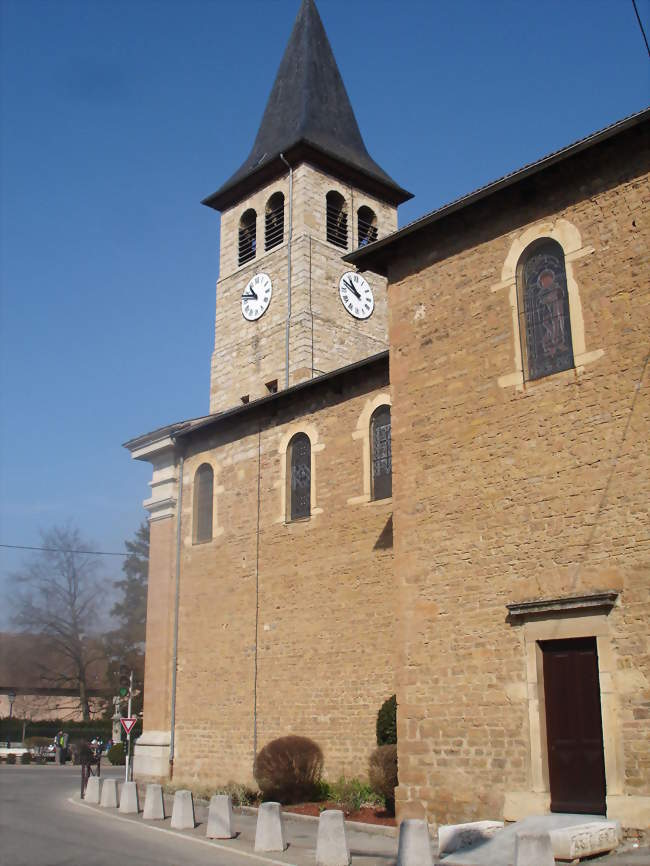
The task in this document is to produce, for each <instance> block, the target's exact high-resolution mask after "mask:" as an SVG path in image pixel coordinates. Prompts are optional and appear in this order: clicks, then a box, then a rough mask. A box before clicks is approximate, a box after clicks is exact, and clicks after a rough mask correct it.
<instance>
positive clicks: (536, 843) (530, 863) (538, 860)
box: [515, 833, 555, 866]
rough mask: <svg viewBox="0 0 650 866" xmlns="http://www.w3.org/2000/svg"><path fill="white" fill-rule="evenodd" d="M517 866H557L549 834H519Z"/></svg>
mask: <svg viewBox="0 0 650 866" xmlns="http://www.w3.org/2000/svg"><path fill="white" fill-rule="evenodd" d="M515 866H555V857H554V856H553V848H552V847H551V837H550V836H549V834H548V833H517V835H516V836H515Z"/></svg>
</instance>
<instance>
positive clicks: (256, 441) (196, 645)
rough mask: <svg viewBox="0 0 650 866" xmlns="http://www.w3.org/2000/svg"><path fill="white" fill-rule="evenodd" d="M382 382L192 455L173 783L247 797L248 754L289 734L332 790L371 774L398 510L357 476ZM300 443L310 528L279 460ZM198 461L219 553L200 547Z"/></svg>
mask: <svg viewBox="0 0 650 866" xmlns="http://www.w3.org/2000/svg"><path fill="white" fill-rule="evenodd" d="M387 373H388V371H387V360H386V359H385V358H384V359H383V361H382V362H381V363H379V364H377V363H376V364H374V365H372V369H371V370H370V371H369V370H368V369H366V370H365V371H363V372H359V374H358V375H353V374H348V375H346V376H345V377H344V378H343V379H341V378H340V377H339V378H338V379H337V380H336V382H331V383H330V384H327V385H326V384H323V385H314V386H312V387H311V388H310V389H309V390H308V391H305V392H303V393H302V394H300V395H295V396H293V397H291V398H287V399H286V400H285V399H284V398H282V399H276V408H275V409H274V408H272V407H267V408H266V410H265V411H262V410H259V411H258V410H257V408H256V407H254V406H250V407H249V408H248V409H247V410H245V412H244V413H243V415H242V416H240V418H239V420H236V419H233V420H232V422H231V423H225V422H221V423H220V424H219V425H218V426H215V427H213V428H211V429H212V430H213V431H214V432H210V433H204V434H203V435H202V437H201V438H199V434H196V437H195V438H193V439H192V441H191V442H189V443H188V446H187V454H186V459H185V469H184V474H183V512H182V515H183V517H182V537H183V540H182V545H183V546H182V561H181V593H180V628H179V655H178V687H177V704H176V757H175V767H174V779H175V781H176V780H178V781H179V783H180V782H183V781H186V782H188V783H190V782H195V781H200V782H202V783H204V784H219V783H225V782H227V781H228V780H230V779H233V780H235V781H239V782H250V781H252V764H253V757H254V753H255V750H256V749H257V750H259V748H261V747H262V746H263V745H264V744H265V743H267V742H268V741H269V740H271V739H273V738H275V737H279V736H282V735H285V734H289V733H296V734H301V735H304V736H308V737H311V738H313V739H314V740H315V741H316V742H318V743H319V745H320V746H321V747H322V749H323V751H324V753H325V763H326V774H327V775H328V777H329V778H331V779H334V778H337V777H338V776H339V775H340V774H341V773H344V774H346V775H359V776H365V775H366V772H367V759H368V756H369V753H370V752H371V751H372V749H373V748H374V747H375V745H376V740H375V723H376V717H377V711H378V710H379V707H380V706H381V704H382V702H383V701H384V700H385V699H386V698H387V697H389V696H390V695H391V694H393V693H394V690H395V689H394V667H395V661H394V622H395V609H396V598H395V592H394V586H393V577H392V501H391V500H390V499H388V500H384V501H381V502H370V501H369V496H368V495H366V493H367V475H368V469H367V467H366V466H365V465H364V461H366V462H367V455H368V449H367V444H366V443H367V437H368V435H369V434H368V425H369V420H370V414H371V412H372V409H373V408H374V407H375V406H376V405H379V404H380V403H382V402H389V400H390V397H389V388H388V376H387ZM298 431H304V432H306V433H307V434H308V435H309V437H310V440H311V444H312V516H311V518H310V519H308V520H302V521H296V522H290V521H287V519H286V502H285V485H286V472H285V468H286V451H287V445H288V443H289V440H290V438H291V436H292V435H294V433H296V432H298ZM205 462H209V463H210V465H212V467H213V469H214V474H215V492H214V529H213V540H212V541H210V542H207V543H204V544H193V543H192V493H193V479H194V475H195V473H196V470H197V469H198V467H199V466H200V465H201V464H202V463H205ZM147 700H149V692H148V691H147Z"/></svg>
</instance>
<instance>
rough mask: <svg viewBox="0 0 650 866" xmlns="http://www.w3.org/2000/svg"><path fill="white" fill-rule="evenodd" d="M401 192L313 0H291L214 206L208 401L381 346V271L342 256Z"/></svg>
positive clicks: (392, 210)
mask: <svg viewBox="0 0 650 866" xmlns="http://www.w3.org/2000/svg"><path fill="white" fill-rule="evenodd" d="M409 198H411V194H410V193H408V192H406V190H404V189H402V188H401V187H400V186H398V185H397V184H396V183H395V181H393V180H392V179H391V178H390V177H389V176H388V175H387V174H386V173H385V172H384V171H383V170H382V169H381V168H380V167H379V166H378V165H377V163H375V162H374V160H373V159H372V158H371V157H370V155H369V154H368V151H367V150H366V147H365V145H364V143H363V139H362V137H361V133H360V131H359V127H358V125H357V121H356V118H355V116H354V112H353V110H352V106H351V104H350V100H349V98H348V95H347V92H346V90H345V85H344V84H343V81H342V79H341V75H340V73H339V70H338V67H337V64H336V60H335V59H334V55H333V53H332V49H331V47H330V44H329V40H328V38H327V35H326V33H325V30H324V28H323V24H322V22H321V19H320V16H319V14H318V10H317V9H316V6H315V3H314V0H302V4H301V7H300V10H299V12H298V16H297V18H296V21H295V24H294V27H293V30H292V33H291V36H290V38H289V43H288V45H287V48H286V50H285V53H284V56H283V58H282V61H281V63H280V68H279V70H278V73H277V76H276V79H275V82H274V84H273V88H272V90H271V94H270V96H269V100H268V103H267V105H266V109H265V111H264V115H263V117H262V122H261V124H260V127H259V130H258V133H257V137H256V139H255V143H254V145H253V149H252V150H251V153H250V155H249V156H248V158H247V160H246V161H245V162H244V164H243V165H242V166H241V167H240V168H239V169H238V170H237V171H236V172H235V174H234V175H233V176H232V177H231V178H230V179H229V180H228V181H226V183H225V184H223V186H221V187H220V189H218V190H217V191H216V192H215V193H213V194H212V195H210V196H208V198H206V199H204V201H203V204H205V205H207V206H209V207H212V208H214V209H215V210H218V211H220V212H221V244H220V256H219V259H220V270H219V274H220V276H219V280H218V282H217V308H216V309H217V312H216V320H215V347H214V352H213V355H212V365H211V376H210V412H212V413H214V412H221V411H224V410H226V409H229V408H232V407H234V406H236V405H238V404H241V402H242V401H243V402H248V401H249V400H255V399H259V398H260V397H264V396H266V395H268V394H269V393H273V392H274V391H275V390H280V389H282V388H285V387H290V386H292V385H295V384H297V383H299V382H302V381H305V380H307V379H311V378H313V377H315V376H319V375H321V374H322V373H326V372H329V371H331V370H335V369H337V368H339V367H344V366H345V365H347V364H351V363H353V362H355V361H359V360H361V359H363V358H366V357H369V356H370V355H374V354H376V353H377V352H380V351H382V350H384V349H386V348H387V299H386V280H385V279H384V278H383V277H380V276H378V275H374V274H364V275H363V276H362V275H361V274H355V273H353V269H352V268H351V267H350V266H349V265H347V264H346V263H345V262H343V261H342V256H343V255H345V254H346V253H347V252H349V251H351V250H353V249H355V248H356V247H358V246H363V245H365V244H368V243H372V242H373V241H375V240H377V239H379V238H380V237H382V236H385V235H387V234H389V233H390V232H392V231H394V230H395V229H396V228H397V206H398V205H399V204H401V203H402V202H404V201H406V200H407V199H409Z"/></svg>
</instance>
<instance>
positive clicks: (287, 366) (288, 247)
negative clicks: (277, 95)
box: [280, 153, 293, 388]
mask: <svg viewBox="0 0 650 866" xmlns="http://www.w3.org/2000/svg"><path fill="white" fill-rule="evenodd" d="M280 159H281V160H282V162H283V163H284V164H285V165H286V167H287V168H288V169H289V242H288V244H287V327H286V332H285V342H286V347H285V367H286V376H285V380H284V387H285V388H288V387H289V329H290V327H291V241H292V238H293V169H292V168H291V166H290V165H289V163H288V162H287V161H286V159H285V158H284V154H283V153H281V154H280Z"/></svg>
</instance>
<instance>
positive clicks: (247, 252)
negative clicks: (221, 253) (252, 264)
mask: <svg viewBox="0 0 650 866" xmlns="http://www.w3.org/2000/svg"><path fill="white" fill-rule="evenodd" d="M256 246H257V214H256V213H255V211H254V210H253V208H249V209H248V210H247V211H244V213H243V214H242V217H241V219H240V220H239V264H240V265H243V264H244V262H249V261H250V260H251V259H254V258H255V249H256Z"/></svg>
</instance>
